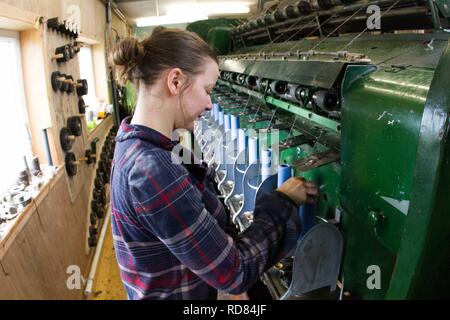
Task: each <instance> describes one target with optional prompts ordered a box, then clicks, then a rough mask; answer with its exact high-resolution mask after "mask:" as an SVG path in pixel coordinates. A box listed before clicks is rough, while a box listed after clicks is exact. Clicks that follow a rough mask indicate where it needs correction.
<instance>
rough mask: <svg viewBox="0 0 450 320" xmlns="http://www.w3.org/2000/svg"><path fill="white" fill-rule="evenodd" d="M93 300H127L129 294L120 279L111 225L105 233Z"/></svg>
mask: <svg viewBox="0 0 450 320" xmlns="http://www.w3.org/2000/svg"><path fill="white" fill-rule="evenodd" d="M92 292H93V294H92V296H91V298H90V299H91V300H126V299H127V295H126V293H125V289H124V288H123V285H122V280H121V279H120V271H119V267H118V265H117V261H116V256H115V254H114V245H113V239H112V232H111V225H109V226H108V230H107V232H106V235H105V241H104V242H103V249H102V254H101V256H100V261H99V264H98V269H97V276H96V278H95V283H94V288H93V290H92Z"/></svg>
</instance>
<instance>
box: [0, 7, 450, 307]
mask: <svg viewBox="0 0 450 320" xmlns="http://www.w3.org/2000/svg"><path fill="white" fill-rule="evenodd" d="M157 26H164V27H167V28H179V29H184V30H188V31H191V32H194V33H196V34H198V35H199V36H200V37H201V38H202V39H203V40H204V41H206V42H207V44H208V45H209V46H210V47H211V48H212V49H213V50H214V52H215V53H216V54H217V56H218V59H219V71H220V72H219V73H220V74H219V78H218V81H217V83H216V86H215V87H214V90H213V92H212V93H211V100H212V105H213V107H212V108H211V110H209V111H207V112H205V113H203V115H202V116H201V118H199V119H198V121H197V122H196V125H195V129H194V131H193V132H188V131H180V132H177V133H176V134H177V136H178V138H179V141H180V144H181V145H182V146H183V147H185V148H188V149H191V150H192V151H194V153H195V154H196V155H198V156H199V157H200V158H201V159H203V161H204V163H205V164H207V165H208V167H209V168H211V170H213V173H214V181H215V189H216V192H217V197H218V198H219V199H220V200H221V202H222V203H223V205H224V207H225V208H226V211H227V214H228V216H229V217H228V218H229V220H230V222H231V223H232V225H233V226H234V228H235V230H236V232H238V233H244V232H245V230H246V229H247V228H248V227H249V226H251V224H252V223H253V218H254V217H253V211H254V208H255V203H256V202H257V201H258V199H259V197H261V196H262V195H264V194H265V193H268V192H272V191H274V190H276V189H277V188H278V187H279V186H280V185H281V184H283V182H285V181H286V180H288V179H289V178H291V177H302V178H304V179H307V180H310V181H313V182H314V183H315V184H316V185H317V187H318V190H319V197H318V199H317V201H316V203H314V204H304V205H301V206H300V207H299V210H298V216H299V219H300V221H301V223H302V226H303V228H302V233H301V234H300V236H299V238H298V240H297V244H296V246H295V248H294V249H293V250H292V251H291V252H290V254H289V255H288V256H287V257H285V258H283V259H282V260H280V261H278V262H277V263H276V264H275V265H273V266H272V267H271V268H269V269H268V270H267V271H265V272H264V274H263V275H262V276H261V278H260V280H259V281H258V282H257V283H255V285H254V286H252V287H251V288H250V289H249V290H248V291H247V292H246V293H245V294H242V295H236V296H233V295H229V294H226V293H219V298H220V299H223V300H416V299H449V298H450V141H449V126H450V124H449V118H450V81H449V74H450V44H449V37H450V1H449V0H374V1H368V0H300V1H299V0H284V1H267V0H266V1H265V0H242V1H241V0H227V1H223V0H222V1H219V0H218V1H213V0H197V1H195V0H185V1H181V0H14V1H13V0H0V70H1V72H0V96H1V97H2V102H1V107H0V113H1V117H0V118H1V119H2V121H4V122H3V123H2V125H1V126H0V147H1V151H0V153H1V156H0V159H1V160H0V299H2V300H126V299H127V296H126V292H125V289H124V287H123V284H122V281H121V278H120V270H119V267H118V265H117V261H116V257H115V253H114V246H113V237H112V232H111V221H110V220H111V213H110V205H109V202H110V195H109V192H110V186H109V181H110V175H111V166H112V160H113V156H114V150H115V145H116V141H115V137H116V134H117V132H118V130H119V127H120V123H121V122H122V120H123V119H125V118H126V117H128V116H130V115H133V110H134V108H135V106H136V101H137V90H136V88H135V87H134V86H133V84H132V83H121V81H119V78H118V74H117V72H116V70H115V67H114V65H113V64H112V62H111V61H110V59H109V55H110V53H111V52H112V50H113V48H114V47H115V46H116V45H117V44H118V43H119V42H120V41H121V40H123V39H125V38H127V37H130V36H133V37H136V38H138V39H140V40H143V39H144V38H146V37H148V36H150V35H151V34H152V31H153V30H154V29H155V28H156V27H157ZM272 214H274V215H276V214H277V212H273V213H272Z"/></svg>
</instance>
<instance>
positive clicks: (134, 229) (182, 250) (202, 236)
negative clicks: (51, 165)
mask: <svg viewBox="0 0 450 320" xmlns="http://www.w3.org/2000/svg"><path fill="white" fill-rule="evenodd" d="M116 141H117V143H116V150H115V154H114V160H113V166H112V173H111V182H110V183H111V206H110V208H111V224H112V232H113V237H114V247H115V253H116V257H117V261H118V264H119V268H120V273H121V278H122V282H123V284H124V287H125V289H126V292H127V296H128V299H216V298H217V290H221V291H224V292H228V293H231V294H239V293H242V292H245V291H247V289H249V288H250V287H251V286H252V285H253V284H254V283H255V282H256V281H257V280H258V279H259V277H260V276H261V275H262V273H263V272H264V271H265V270H267V269H268V268H269V267H271V266H272V265H274V264H275V263H276V262H277V261H279V260H280V259H282V258H283V257H285V256H286V255H287V253H288V252H289V251H291V249H292V248H293V247H294V245H295V243H296V240H297V238H298V235H299V234H300V228H301V226H300V221H299V220H298V215H297V210H298V208H297V207H296V206H295V204H293V203H292V202H291V201H289V199H288V198H287V197H285V196H284V195H283V194H281V193H279V192H273V193H269V194H266V195H264V196H263V197H262V198H261V199H260V200H259V201H258V203H257V204H256V207H255V211H254V222H253V223H252V224H251V226H250V227H249V228H248V229H246V230H245V232H243V233H241V234H240V235H239V236H238V237H237V238H236V239H235V240H233V238H232V237H231V236H230V235H228V234H227V233H226V232H225V231H224V230H225V229H226V228H225V227H226V221H227V216H226V215H227V214H226V211H225V209H224V207H223V205H222V203H221V202H220V201H219V199H218V198H217V195H216V193H215V192H214V189H213V185H212V179H213V173H212V170H211V169H209V168H207V167H206V166H205V165H204V164H202V165H183V164H174V163H173V162H172V158H171V155H172V149H173V148H174V146H175V145H176V143H174V142H172V141H171V140H170V139H168V138H167V137H165V136H164V135H162V134H160V133H159V132H157V131H155V130H153V129H150V128H147V127H144V126H139V125H131V124H130V118H127V119H125V120H124V121H123V122H122V124H121V126H120V130H119V132H118V135H117V137H116Z"/></svg>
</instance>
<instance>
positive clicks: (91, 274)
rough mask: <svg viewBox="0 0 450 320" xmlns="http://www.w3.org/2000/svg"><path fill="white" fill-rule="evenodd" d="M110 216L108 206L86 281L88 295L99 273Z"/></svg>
mask: <svg viewBox="0 0 450 320" xmlns="http://www.w3.org/2000/svg"><path fill="white" fill-rule="evenodd" d="M110 217H111V212H110V210H109V208H108V210H107V213H106V217H105V219H104V221H103V226H102V231H101V233H100V238H99V240H98V243H97V247H96V248H95V254H94V259H93V260H92V265H91V269H90V271H89V276H88V278H87V281H86V287H85V289H84V294H85V295H86V296H88V297H89V296H90V295H91V294H92V287H93V286H94V279H95V274H96V273H97V267H98V262H99V260H100V255H101V253H102V249H103V243H104V241H105V235H106V230H107V229H108V225H109V220H110Z"/></svg>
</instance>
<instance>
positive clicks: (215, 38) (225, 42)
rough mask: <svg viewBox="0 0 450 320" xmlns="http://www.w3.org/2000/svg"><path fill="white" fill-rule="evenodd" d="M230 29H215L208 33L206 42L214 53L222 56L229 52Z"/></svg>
mask: <svg viewBox="0 0 450 320" xmlns="http://www.w3.org/2000/svg"><path fill="white" fill-rule="evenodd" d="M230 30H231V29H230V27H215V28H211V29H210V30H209V32H208V36H207V42H208V44H209V46H210V47H211V48H213V49H214V52H216V54H218V55H224V54H227V53H229V52H230V51H231V41H230V37H231V34H230Z"/></svg>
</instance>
